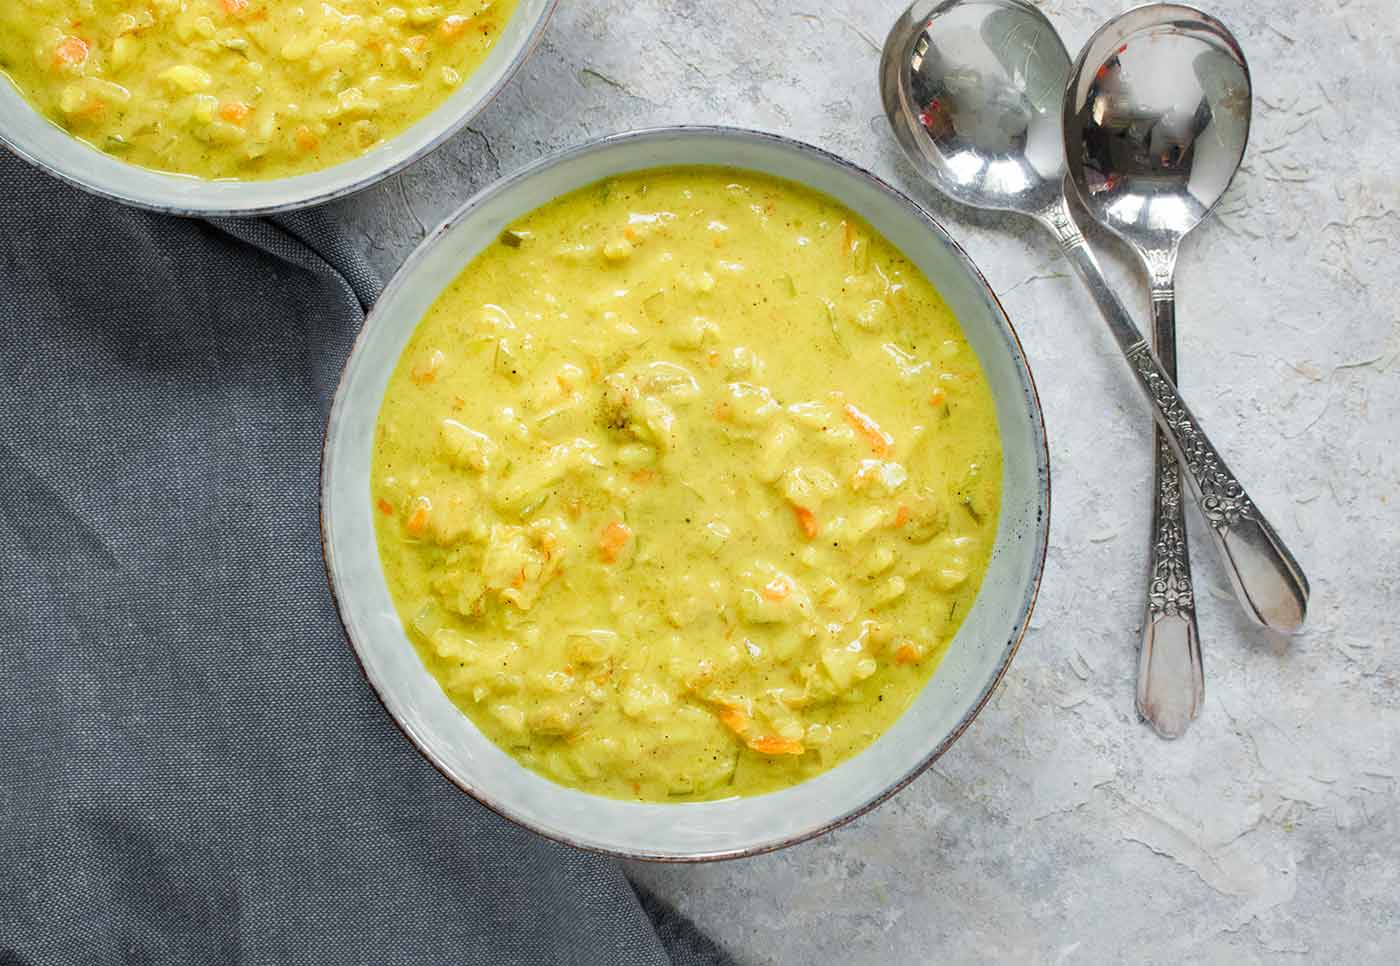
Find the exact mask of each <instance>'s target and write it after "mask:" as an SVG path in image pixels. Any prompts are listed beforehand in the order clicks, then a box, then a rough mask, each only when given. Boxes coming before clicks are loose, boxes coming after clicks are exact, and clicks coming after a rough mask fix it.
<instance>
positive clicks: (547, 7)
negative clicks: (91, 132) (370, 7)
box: [0, 0, 559, 217]
mask: <svg viewBox="0 0 1400 966" xmlns="http://www.w3.org/2000/svg"><path fill="white" fill-rule="evenodd" d="M11 2H14V0H0V3H11ZM558 2H559V0H520V2H519V5H518V6H517V8H516V10H515V13H514V14H513V15H512V16H511V18H510V20H509V21H507V23H506V27H505V29H504V30H503V31H502V32H501V36H500V38H499V39H498V40H497V41H496V44H495V46H494V47H492V49H491V52H490V54H489V55H488V56H487V57H486V60H485V61H483V62H482V64H481V66H480V67H478V68H477V69H476V70H475V71H473V72H472V73H471V74H470V75H468V76H467V78H466V79H465V80H463V81H462V83H461V86H460V87H458V88H457V90H456V91H454V92H453V94H452V96H451V97H449V98H448V99H447V100H445V101H443V102H442V104H440V105H438V107H437V109H436V110H434V111H433V112H432V113H430V114H428V115H427V116H426V117H424V118H422V119H421V120H419V121H417V122H415V123H414V124H413V125H412V126H410V127H409V128H407V129H406V130H404V131H403V132H402V133H400V134H398V135H397V136H395V137H392V138H390V139H388V140H387V141H385V142H384V143H383V144H380V145H379V146H377V147H375V148H373V149H371V150H370V151H368V152H366V153H365V154H362V155H360V156H359V157H357V158H352V159H351V160H349V161H345V162H342V163H340V164H337V165H333V166H331V167H329V168H323V169H322V170H320V171H312V172H310V173H307V174H301V175H297V176H295V177H292V178H273V179H268V180H265V181H234V180H227V179H225V180H209V179H204V178H193V177H189V176H187V175H179V174H166V173H165V172H161V171H154V170H151V169H150V168H142V167H137V166H136V165H133V164H127V163H126V162H125V161H121V160H118V159H117V158H115V157H113V156H112V155H110V154H104V153H103V152H101V151H99V150H97V149H96V148H94V147H92V146H91V145H88V144H85V143H84V142H82V141H80V140H78V139H77V138H75V137H73V136H72V135H70V134H69V133H68V132H67V131H64V130H63V129H62V128H60V127H59V126H58V125H57V124H54V123H53V122H52V121H50V120H49V119H48V118H46V117H43V116H42V115H40V114H39V113H38V112H37V111H35V110H34V108H33V107H31V106H30V104H29V102H28V101H26V100H25V99H24V97H23V96H21V94H20V93H19V91H18V90H16V89H15V86H14V85H13V84H11V83H10V82H9V81H8V80H7V79H6V78H4V77H3V76H0V143H3V144H5V145H7V146H8V147H9V148H10V150H11V151H13V152H14V153H15V154H17V155H19V156H20V157H21V158H24V159H25V160H26V161H29V162H30V163H31V164H34V165H36V166H38V167H40V168H42V169H44V170H45V171H47V172H49V173H50V174H52V175H54V176H56V177H59V178H62V179H63V180H64V181H67V182H68V183H69V184H72V185H74V186H76V187H78V188H82V189H83V190H85V191H90V192H92V193H93V194H98V195H102V196H103V197H106V198H112V199H114V200H116V201H122V202H125V203H127V204H129V205H135V206H137V207H138V208H150V209H153V210H155V211H162V212H165V213H167V214H174V215H191V216H202V217H207V216H214V215H227V216H250V215H265V214H271V213H273V212H278V211H290V210H292V209H296V208H305V207H309V206H311V205H318V204H322V203H324V202H327V201H333V200H335V199H336V198H340V197H342V196H344V195H348V194H351V193H352V192H355V191H359V190H361V189H362V188H367V187H369V186H370V185H372V184H374V183H376V182H377V181H380V180H381V179H383V178H386V177H388V176H389V175H391V174H393V173H394V172H396V171H399V170H401V169H402V168H404V167H406V166H407V165H409V164H411V163H412V162H414V161H416V160H417V159H418V158H421V157H422V156H423V155H425V154H427V153H428V152H429V151H431V150H432V149H433V148H435V147H437V146H438V145H439V144H441V143H442V142H443V141H445V140H447V139H448V138H449V137H451V136H452V135H453V134H455V133H456V132H457V131H459V130H461V129H462V128H463V127H465V126H466V124H467V123H468V122H469V121H470V120H471V119H472V118H473V117H475V116H476V115H477V114H478V113H480V112H481V110H482V108H484V107H485V106H486V105H487V104H489V103H490V102H491V100H492V99H493V98H494V97H495V96H496V95H497V94H498V93H500V91H501V88H503V87H504V86H505V84H506V82H507V81H509V80H510V78H511V76H512V75H513V74H514V73H515V71H516V69H517V68H519V67H520V65H521V64H522V63H524V61H525V59H526V58H527V57H528V56H529V54H530V51H532V50H533V49H534V47H535V45H536V44H537V43H539V39H540V36H541V35H542V34H543V33H544V28H545V25H546V24H547V23H548V21H549V16H550V14H551V13H553V12H554V7H555V5H556V4H557V3H558Z"/></svg>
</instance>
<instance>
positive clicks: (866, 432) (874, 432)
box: [845, 403, 894, 456]
mask: <svg viewBox="0 0 1400 966" xmlns="http://www.w3.org/2000/svg"><path fill="white" fill-rule="evenodd" d="M845 412H846V421H847V422H848V423H850V424H851V425H852V426H854V427H855V428H856V431H857V432H859V433H860V434H861V435H862V436H864V437H865V438H866V440H867V441H868V442H869V443H870V449H871V451H873V452H874V453H875V455H876V456H888V455H889V452H890V450H891V449H893V448H894V437H893V436H891V435H890V434H889V433H887V432H885V431H884V430H883V429H881V428H880V424H879V423H877V422H875V420H874V419H872V418H871V417H870V416H869V415H867V414H866V413H863V412H861V411H860V410H859V409H857V408H856V407H855V406H852V405H851V404H850V403H846V406H845Z"/></svg>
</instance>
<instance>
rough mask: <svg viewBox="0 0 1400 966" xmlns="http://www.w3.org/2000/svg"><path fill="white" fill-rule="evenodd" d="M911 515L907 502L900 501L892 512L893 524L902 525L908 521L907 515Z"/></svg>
mask: <svg viewBox="0 0 1400 966" xmlns="http://www.w3.org/2000/svg"><path fill="white" fill-rule="evenodd" d="M912 515H913V511H911V510H910V509H909V504H907V503H901V504H900V505H899V509H898V510H896V511H895V513H894V525H895V526H897V527H902V526H904V525H905V524H906V523H908V522H909V517H910V516H912Z"/></svg>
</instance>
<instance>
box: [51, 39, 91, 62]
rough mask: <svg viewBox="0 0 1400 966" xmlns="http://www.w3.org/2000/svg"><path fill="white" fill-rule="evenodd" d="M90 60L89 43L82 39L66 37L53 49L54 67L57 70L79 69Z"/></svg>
mask: <svg viewBox="0 0 1400 966" xmlns="http://www.w3.org/2000/svg"><path fill="white" fill-rule="evenodd" d="M87 58H88V45H87V41H85V40H83V39H82V38H81V37H64V38H63V39H62V40H60V41H59V42H58V43H57V44H56V45H54V49H53V65H54V67H56V68H62V67H78V66H81V65H82V64H83V63H84V62H85V61H86V60H87Z"/></svg>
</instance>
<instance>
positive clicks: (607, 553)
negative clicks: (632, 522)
mask: <svg viewBox="0 0 1400 966" xmlns="http://www.w3.org/2000/svg"><path fill="white" fill-rule="evenodd" d="M631 539H632V528H631V527H629V526H628V525H627V524H625V523H623V522H622V521H620V520H614V521H613V522H612V523H609V524H608V525H607V526H606V527H604V528H603V535H602V536H601V537H599V538H598V548H599V550H600V551H602V554H603V559H604V560H606V561H607V562H608V563H614V562H616V560H617V558H618V557H620V556H622V551H623V549H625V548H626V546H627V544H628V542H629V541H631Z"/></svg>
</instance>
